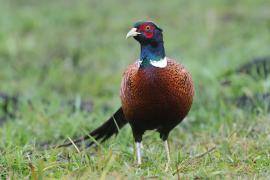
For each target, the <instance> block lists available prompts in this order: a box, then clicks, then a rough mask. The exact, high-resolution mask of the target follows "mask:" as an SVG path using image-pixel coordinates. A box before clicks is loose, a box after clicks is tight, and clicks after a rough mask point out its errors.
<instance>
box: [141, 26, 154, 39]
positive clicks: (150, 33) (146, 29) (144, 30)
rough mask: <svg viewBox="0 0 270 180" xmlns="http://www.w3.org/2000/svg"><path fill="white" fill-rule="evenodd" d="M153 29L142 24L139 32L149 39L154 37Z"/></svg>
mask: <svg viewBox="0 0 270 180" xmlns="http://www.w3.org/2000/svg"><path fill="white" fill-rule="evenodd" d="M154 29H155V27H154V26H152V25H151V24H149V23H145V24H142V25H141V26H140V27H139V29H138V30H139V32H140V33H142V34H143V35H144V36H145V37H146V38H148V39H150V38H152V37H153V36H154Z"/></svg>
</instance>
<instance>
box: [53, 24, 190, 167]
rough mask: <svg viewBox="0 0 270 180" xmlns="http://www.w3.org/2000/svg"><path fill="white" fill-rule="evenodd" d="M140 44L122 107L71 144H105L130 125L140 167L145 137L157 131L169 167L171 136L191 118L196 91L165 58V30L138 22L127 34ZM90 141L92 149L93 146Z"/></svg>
mask: <svg viewBox="0 0 270 180" xmlns="http://www.w3.org/2000/svg"><path fill="white" fill-rule="evenodd" d="M129 37H133V38H134V39H135V40H137V41H138V42H139V43H140V46H141V54H140V59H139V60H137V61H136V62H135V63H133V64H131V65H129V66H128V67H127V69H126V71H125V72H124V74H123V79H122V82H121V89H120V98H121V102H122V106H121V107H120V108H119V109H118V110H117V111H116V112H115V113H114V114H113V116H112V117H110V118H109V119H108V120H107V121H106V122H105V123H104V124H103V125H101V126H100V127H98V128H97V129H95V130H94V131H92V132H90V133H89V135H87V136H84V137H81V138H79V139H77V140H75V141H73V142H72V143H66V144H63V145H60V146H58V147H65V146H70V145H72V144H73V143H79V142H81V141H84V140H87V139H89V138H90V137H93V138H94V139H95V140H97V141H98V140H99V141H100V142H104V141H105V140H107V139H108V138H109V137H111V136H112V135H114V134H118V131H119V129H121V128H122V127H123V126H125V125H126V124H130V126H131V129H132V133H133V137H134V139H135V143H136V156H137V163H138V164H139V165H140V164H141V163H142V160H141V146H142V144H141V142H142V136H143V134H144V132H145V131H147V130H156V131H157V132H159V134H160V138H161V139H162V140H163V141H164V146H165V151H166V156H167V163H169V162H170V152H169V146H168V142H167V139H168V136H169V133H170V131H171V130H172V129H173V128H174V127H175V126H176V125H178V124H179V123H180V122H181V121H182V120H183V119H184V118H185V117H186V116H187V114H188V112H189V110H190V108H191V105H192V100H193V95H194V87H193V81H192V78H191V75H190V73H189V72H188V71H187V70H186V69H185V68H184V67H183V66H182V65H181V64H178V63H177V62H176V61H175V60H173V59H171V58H168V57H166V56H165V49H164V42H163V34H162V29H161V28H160V27H158V26H157V25H156V24H154V23H153V22H150V21H144V22H137V23H135V24H134V27H133V28H132V29H131V30H130V31H129V32H128V33H127V35H126V38H129ZM93 144H94V142H93V141H91V142H90V144H89V146H91V145H93Z"/></svg>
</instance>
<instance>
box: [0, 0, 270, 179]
mask: <svg viewBox="0 0 270 180" xmlns="http://www.w3.org/2000/svg"><path fill="white" fill-rule="evenodd" d="M0 4H1V5H0V124H1V125H0V136H1V142H0V149H1V153H3V154H2V157H0V159H1V162H2V164H3V165H2V166H0V171H1V172H2V173H3V174H4V175H6V174H8V173H9V172H13V173H14V174H16V175H18V176H19V177H21V176H25V175H28V174H29V173H30V170H29V168H27V167H28V165H27V163H26V162H28V160H27V159H25V158H24V157H25V156H24V153H25V152H26V151H27V152H28V151H29V150H31V152H32V151H34V152H36V153H37V154H38V155H40V152H39V151H38V150H36V149H35V147H36V146H41V145H44V144H55V143H61V142H63V141H64V140H65V139H67V137H77V136H80V135H83V134H85V133H87V132H88V131H89V130H91V129H93V128H95V127H97V126H98V125H99V124H101V122H103V121H105V120H106V119H107V118H108V117H109V116H110V115H112V113H113V112H114V111H115V110H116V109H118V107H119V106H120V99H119V88H120V82H121V76H122V73H123V71H124V69H125V67H126V66H127V65H128V64H130V63H132V62H134V61H135V60H136V59H137V58H138V57H139V50H140V49H139V44H138V43H137V42H135V41H134V40H132V39H130V40H126V39H125V35H126V33H127V32H128V30H129V29H130V28H131V27H132V26H133V24H134V23H135V22H136V21H138V20H151V21H154V22H156V23H157V24H158V25H159V26H160V27H161V28H162V29H163V31H164V41H165V49H166V54H167V56H168V57H171V58H174V59H176V60H177V61H178V62H179V63H182V64H183V65H184V66H185V67H186V68H187V69H188V70H189V71H190V72H191V74H192V76H193V79H194V82H195V85H196V95H195V99H194V105H193V107H192V110H191V112H190V114H189V117H188V118H187V120H186V121H185V122H183V123H182V125H180V126H179V127H177V128H176V130H174V131H173V133H172V138H171V140H172V142H175V144H176V145H173V147H172V149H174V148H176V149H177V147H178V146H177V144H178V145H179V146H180V147H181V148H182V151H183V154H186V153H187V154H188V155H182V156H181V157H182V158H185V157H188V156H189V155H190V154H191V155H192V154H196V153H197V152H201V151H203V150H204V149H205V147H208V146H211V145H212V144H215V145H217V144H219V145H220V146H221V147H222V148H220V149H219V151H220V154H223V153H224V154H226V155H227V154H230V153H228V152H229V150H228V149H226V148H223V146H226V147H227V146H230V147H231V146H237V148H236V149H237V150H235V151H236V152H234V153H233V154H234V155H233V156H232V157H231V158H232V159H233V158H239V159H238V160H239V161H240V162H242V161H241V160H243V159H245V158H246V157H249V158H250V157H251V156H252V155H253V154H254V153H255V154H256V152H257V153H259V154H260V158H261V160H262V164H260V168H257V169H256V168H255V169H253V170H254V171H252V172H251V173H254V172H256V173H260V172H261V171H263V172H264V173H265V172H266V171H267V170H266V169H267V168H266V167H267V163H268V165H269V163H270V160H269V142H270V140H269V138H270V137H269V132H270V125H269V124H270V123H269V115H268V114H269V113H268V106H269V102H270V95H269V94H268V93H269V88H270V81H269V77H268V75H269V73H270V59H269V56H270V2H269V1H268V0H257V1H253V0H237V1H235V0H223V1H215V0H205V1H185V0H181V1H179V0H172V1H162V0H155V1H126V0H125V1H124V0H118V1H116V0H111V1H100V0H91V1H87V0H80V1H72V0H59V1H52V0H47V1H34V0H22V1H16V0H10V1H3V0H1V1H0ZM234 133H236V134H235V139H234V141H233V142H230V143H232V144H230V143H229V142H227V141H226V139H227V138H228V137H230V136H231V135H232V134H233V135H234ZM250 133H254V134H252V135H250ZM123 134H124V135H123ZM247 134H249V135H250V136H247ZM150 135H151V136H148V137H149V138H148V139H149V140H146V141H148V142H149V143H150V144H151V143H152V142H156V141H157V140H158V136H157V135H155V134H153V133H152V134H151V133H150ZM146 136H147V135H146ZM152 137H153V138H152ZM112 139H113V138H112ZM146 139H147V138H146ZM222 140H224V141H226V142H227V143H228V144H229V145H226V143H225V144H224V141H222ZM209 141H210V142H209ZM132 142H133V141H132V135H131V132H130V128H129V127H128V128H125V129H123V132H121V133H120V136H118V138H117V140H116V139H114V140H111V141H109V142H108V143H107V144H105V145H104V146H105V148H109V147H110V148H112V147H111V144H112V143H115V144H116V145H115V146H113V148H116V150H117V151H119V152H121V151H126V149H127V147H129V146H132ZM243 142H245V143H246V144H247V145H246V146H247V148H249V147H250V148H251V149H250V151H248V152H250V154H249V153H247V154H246V156H244V155H243V156H242V155H241V152H242V151H243V147H242V144H241V143H243ZM255 142H256V143H258V144H256V143H255ZM267 142H268V143H267ZM239 143H240V145H239ZM249 143H251V144H252V143H253V144H252V146H248V145H249ZM254 143H255V144H256V148H255V145H254ZM119 144H121V145H122V146H120V147H119ZM171 144H174V143H171ZM209 144H211V145H209ZM267 147H268V151H267V152H266V151H265V149H267ZM117 148H118V149H117ZM161 148H162V146H161ZM227 148H228V147H227ZM253 149H257V150H256V152H255V151H252V150H253ZM14 151H15V152H20V153H21V156H20V155H18V153H17V155H14ZM176 151H177V150H176ZM154 152H155V151H154ZM160 152H162V150H161V151H160ZM20 153H19V154H20ZM47 153H48V154H49V155H50V153H51V152H47ZM129 153H131V155H130V156H131V157H128V158H127V159H125V158H123V159H125V160H127V161H132V152H129ZM267 153H268V156H267ZM176 154H177V152H176ZM40 156H42V155H40ZM119 156H120V155H119ZM150 156H153V155H152V154H151V153H150ZM175 156H176V155H175ZM254 156H255V155H254ZM120 157H121V156H120ZM256 157H257V156H256ZM153 158H154V157H153ZM11 159H12V160H11ZM180 159H181V158H180ZM39 160H40V158H36V159H35V160H33V164H35V163H37V162H39ZM123 161H124V160H123ZM150 161H151V160H150ZM214 161H215V160H214ZM220 161H222V162H225V164H226V162H227V161H226V160H224V161H223V160H222V158H221V157H220V158H217V159H216V162H220ZM25 163H26V164H25ZM242 163H243V164H241V163H240V165H243V166H246V165H247V166H248V165H250V164H249V163H248V162H247V164H245V162H242ZM37 164H38V163H37ZM201 165H202V164H197V165H196V166H195V167H200V166H201ZM70 166H72V165H70ZM86 166H87V165H86ZM89 166H90V165H89ZM226 167H227V166H226ZM228 167H229V168H228V169H230V168H231V166H230V165H228ZM232 167H234V166H232ZM268 167H269V166H268ZM216 168H218V167H216ZM30 169H31V168H30ZM114 169H116V170H117V169H121V161H120V165H119V167H114ZM199 169H200V168H197V170H196V169H186V171H185V170H183V171H184V172H185V173H191V174H193V175H194V174H200V173H201V172H198V171H199ZM228 169H227V170H228ZM56 171H57V170H54V171H53V173H55V172H56ZM239 171H240V172H241V170H239ZM67 172H69V170H68V169H65V168H64V171H63V170H62V171H61V172H60V171H59V172H58V171H57V173H58V175H59V176H61V173H63V174H64V173H67ZM97 172H98V170H97ZM207 172H208V171H207ZM209 172H212V171H211V170H209ZM268 172H269V171H268ZM44 173H46V172H44ZM51 173H52V172H51ZM236 173H238V171H237V172H236ZM0 174H1V173H0ZM30 174H31V173H30ZM134 174H136V173H134ZM142 174H144V173H142ZM4 175H3V176H4Z"/></svg>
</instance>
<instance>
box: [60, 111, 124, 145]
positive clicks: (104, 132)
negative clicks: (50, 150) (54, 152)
mask: <svg viewBox="0 0 270 180" xmlns="http://www.w3.org/2000/svg"><path fill="white" fill-rule="evenodd" d="M126 124H127V120H126V118H125V116H124V113H123V109H122V107H120V108H119V109H118V110H117V111H116V112H115V113H114V115H113V116H112V117H110V118H109V119H108V120H107V121H106V122H105V123H103V124H102V125H101V126H100V127H98V128H97V129H95V130H93V131H92V132H90V133H89V134H87V135H86V136H83V137H80V138H78V139H76V140H74V141H73V142H69V143H65V144H61V145H58V146H56V147H57V148H61V147H68V146H71V145H72V144H73V143H74V144H78V143H81V142H83V141H85V140H88V139H90V137H93V138H94V139H95V140H96V141H100V142H104V141H106V140H107V139H109V138H110V137H111V136H112V135H114V134H116V135H117V134H118V132H119V130H120V129H121V128H122V127H123V126H124V125H126ZM93 144H94V142H93V141H91V142H90V143H89V145H88V147H89V146H91V145H93Z"/></svg>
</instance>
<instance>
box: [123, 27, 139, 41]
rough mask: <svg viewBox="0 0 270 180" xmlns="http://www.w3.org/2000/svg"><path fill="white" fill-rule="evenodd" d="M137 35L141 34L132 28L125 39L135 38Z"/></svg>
mask: <svg viewBox="0 0 270 180" xmlns="http://www.w3.org/2000/svg"><path fill="white" fill-rule="evenodd" d="M138 34H141V33H139V32H137V28H132V29H131V30H130V31H129V32H128V33H127V36H126V39H127V38H129V37H134V36H137V35H138Z"/></svg>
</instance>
